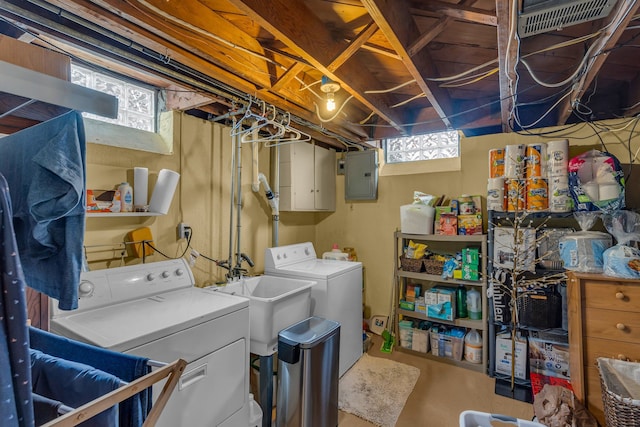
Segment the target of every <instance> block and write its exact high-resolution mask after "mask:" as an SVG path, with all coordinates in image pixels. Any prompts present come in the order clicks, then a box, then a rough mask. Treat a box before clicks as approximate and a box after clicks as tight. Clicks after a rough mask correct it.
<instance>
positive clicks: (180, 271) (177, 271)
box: [176, 268, 184, 277]
mask: <svg viewBox="0 0 640 427" xmlns="http://www.w3.org/2000/svg"><path fill="white" fill-rule="evenodd" d="M183 274H184V270H183V269H181V268H179V269H177V270H176V276H178V277H180V276H182V275H183Z"/></svg>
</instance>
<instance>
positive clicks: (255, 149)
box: [251, 129, 260, 193]
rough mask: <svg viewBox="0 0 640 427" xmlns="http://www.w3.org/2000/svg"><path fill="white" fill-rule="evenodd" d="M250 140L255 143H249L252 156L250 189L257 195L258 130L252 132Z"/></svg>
mask: <svg viewBox="0 0 640 427" xmlns="http://www.w3.org/2000/svg"><path fill="white" fill-rule="evenodd" d="M251 139H252V140H254V141H255V142H252V143H251V154H252V156H253V161H252V167H253V168H252V172H253V173H252V174H251V177H252V182H251V189H252V190H253V191H254V193H257V192H258V191H259V190H260V181H259V180H258V154H260V153H259V150H258V144H259V142H257V141H256V139H258V129H254V130H253V132H252V134H251Z"/></svg>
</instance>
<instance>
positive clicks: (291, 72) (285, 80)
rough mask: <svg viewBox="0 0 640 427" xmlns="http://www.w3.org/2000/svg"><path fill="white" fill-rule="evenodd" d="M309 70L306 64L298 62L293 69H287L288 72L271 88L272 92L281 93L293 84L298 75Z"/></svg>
mask: <svg viewBox="0 0 640 427" xmlns="http://www.w3.org/2000/svg"><path fill="white" fill-rule="evenodd" d="M305 68H307V65H306V64H303V63H302V62H296V63H294V64H293V65H292V66H291V67H289V68H287V71H285V72H284V74H282V75H281V76H280V78H279V79H278V80H276V82H275V83H274V84H273V85H272V86H271V90H273V91H276V92H279V91H280V90H282V89H284V88H285V87H286V86H287V85H289V83H291V82H293V81H294V80H295V78H296V76H297V75H298V74H300V73H301V72H302V70H304V69H305Z"/></svg>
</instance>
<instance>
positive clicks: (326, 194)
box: [314, 147, 336, 211]
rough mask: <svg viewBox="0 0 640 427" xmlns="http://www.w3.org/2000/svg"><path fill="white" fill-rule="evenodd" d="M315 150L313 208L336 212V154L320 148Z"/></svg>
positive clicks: (333, 151)
mask: <svg viewBox="0 0 640 427" xmlns="http://www.w3.org/2000/svg"><path fill="white" fill-rule="evenodd" d="M314 148H315V162H314V164H315V176H314V183H315V201H314V203H315V208H316V209H317V210H323V211H324V210H327V211H335V210H336V153H335V150H327V149H325V148H321V147H314Z"/></svg>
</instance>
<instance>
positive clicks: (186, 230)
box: [178, 222, 191, 240]
mask: <svg viewBox="0 0 640 427" xmlns="http://www.w3.org/2000/svg"><path fill="white" fill-rule="evenodd" d="M190 233H191V227H189V224H187V223H186V222H181V223H180V224H178V240H179V239H186V238H187V236H188V235H189V234H190Z"/></svg>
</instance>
